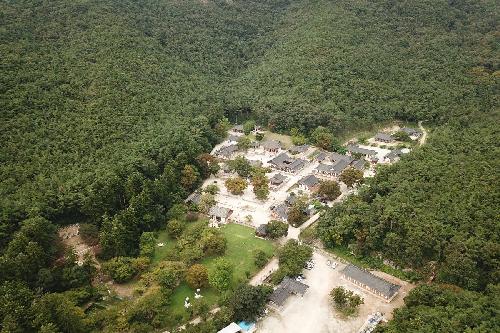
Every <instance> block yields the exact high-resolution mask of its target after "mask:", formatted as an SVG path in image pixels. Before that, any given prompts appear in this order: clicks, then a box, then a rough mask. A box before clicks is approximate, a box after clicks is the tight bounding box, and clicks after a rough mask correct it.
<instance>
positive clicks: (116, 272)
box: [102, 257, 138, 283]
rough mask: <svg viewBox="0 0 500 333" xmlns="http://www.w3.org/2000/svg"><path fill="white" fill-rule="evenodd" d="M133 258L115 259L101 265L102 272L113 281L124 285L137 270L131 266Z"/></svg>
mask: <svg viewBox="0 0 500 333" xmlns="http://www.w3.org/2000/svg"><path fill="white" fill-rule="evenodd" d="M133 261H134V258H129V257H116V258H113V259H111V260H109V261H107V262H105V263H103V264H102V270H103V271H104V272H105V273H106V274H108V275H109V276H110V277H111V278H112V279H113V280H114V281H116V282H118V283H124V282H127V281H130V280H131V279H132V278H133V277H134V276H135V275H136V274H137V273H138V269H137V268H136V267H134V265H133Z"/></svg>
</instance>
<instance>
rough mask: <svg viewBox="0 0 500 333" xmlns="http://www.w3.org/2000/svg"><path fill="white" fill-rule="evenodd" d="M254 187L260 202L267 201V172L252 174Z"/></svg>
mask: <svg viewBox="0 0 500 333" xmlns="http://www.w3.org/2000/svg"><path fill="white" fill-rule="evenodd" d="M252 185H253V192H254V193H255V197H256V198H257V199H259V200H266V199H267V197H268V196H269V179H268V178H267V176H266V174H265V172H263V171H257V172H256V171H254V172H253V173H252Z"/></svg>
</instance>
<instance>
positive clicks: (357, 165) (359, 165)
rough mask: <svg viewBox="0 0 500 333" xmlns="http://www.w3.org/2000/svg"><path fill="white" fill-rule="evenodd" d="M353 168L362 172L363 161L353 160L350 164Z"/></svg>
mask: <svg viewBox="0 0 500 333" xmlns="http://www.w3.org/2000/svg"><path fill="white" fill-rule="evenodd" d="M351 165H352V166H353V168H355V169H358V170H361V171H363V170H364V169H365V161H363V160H354V161H353V162H352V164H351Z"/></svg>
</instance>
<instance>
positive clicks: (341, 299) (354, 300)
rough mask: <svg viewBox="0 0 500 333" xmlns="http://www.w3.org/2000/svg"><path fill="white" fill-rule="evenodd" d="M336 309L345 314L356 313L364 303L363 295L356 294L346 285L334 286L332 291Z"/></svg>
mask: <svg viewBox="0 0 500 333" xmlns="http://www.w3.org/2000/svg"><path fill="white" fill-rule="evenodd" d="M330 296H331V297H332V300H333V303H334V304H335V309H337V310H338V311H340V312H341V313H342V314H343V315H345V316H351V315H353V314H355V313H356V311H357V309H358V307H359V306H360V305H361V304H363V303H364V301H363V298H361V296H359V295H356V294H354V292H352V291H351V290H347V289H345V288H344V287H342V286H341V287H336V288H333V289H332V291H331V292H330Z"/></svg>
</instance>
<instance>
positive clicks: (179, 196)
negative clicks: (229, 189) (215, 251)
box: [0, 0, 500, 332]
mask: <svg viewBox="0 0 500 333" xmlns="http://www.w3.org/2000/svg"><path fill="white" fill-rule="evenodd" d="M0 9H1V10H0V13H1V14H0V17H1V20H0V22H1V23H0V24H1V29H0V36H1V37H0V38H1V40H2V42H1V43H0V54H1V55H2V57H1V59H2V60H1V64H2V66H1V67H0V73H1V75H0V109H1V110H2V111H1V112H0V140H1V142H2V144H1V146H0V291H1V292H0V300H2V302H1V305H0V329H1V330H3V331H6V332H23V331H44V332H59V331H60V332H84V331H89V330H91V327H90V326H89V323H88V322H87V321H86V319H85V318H86V314H85V313H84V312H83V310H82V309H81V308H80V307H79V306H75V304H77V305H83V304H84V303H85V302H86V301H87V300H88V299H90V298H91V297H92V295H93V293H95V290H93V288H92V287H91V284H90V280H91V276H92V275H93V274H94V269H93V268H92V264H91V263H90V262H86V263H84V265H83V266H77V265H76V264H75V263H74V257H72V256H71V255H68V254H66V255H64V254H63V253H61V247H60V244H59V242H58V241H57V235H56V230H57V227H59V226H64V225H66V224H70V223H89V224H91V225H94V226H95V227H96V229H97V230H98V239H99V241H100V246H101V248H102V258H104V259H109V258H112V257H116V256H137V255H138V254H139V244H140V239H141V235H142V234H143V232H148V231H154V230H157V229H158V228H160V227H161V226H164V224H165V222H166V220H167V219H168V213H167V212H168V211H169V209H171V207H172V206H173V205H175V204H176V203H179V202H182V200H183V198H185V196H186V195H187V194H188V193H190V192H191V191H192V190H193V189H194V188H196V186H197V185H198V184H199V182H200V181H201V180H202V179H203V178H204V177H206V176H207V174H208V170H207V165H206V161H204V160H203V158H200V156H201V155H202V154H203V153H206V152H207V151H209V150H210V149H211V148H212V147H213V145H214V144H215V143H217V142H218V141H219V140H220V139H221V138H222V136H224V135H225V132H224V129H225V122H224V121H223V118H224V117H227V118H229V119H230V120H232V121H236V120H238V121H241V120H242V119H245V118H254V119H256V120H257V121H258V122H259V123H261V124H262V125H264V126H268V127H269V128H270V129H273V130H276V131H281V132H287V131H290V130H291V129H293V128H295V129H297V130H298V132H300V133H301V134H303V135H305V136H308V135H310V134H311V132H312V131H313V130H314V129H316V128H317V127H318V126H320V125H321V126H324V127H326V129H327V130H328V131H329V132H331V133H332V134H334V135H340V134H343V133H345V132H347V131H350V130H356V129H365V128H370V127H372V126H375V125H377V124H379V123H381V122H385V121H391V120H395V119H396V120H398V119H399V120H409V121H416V120H424V121H426V123H425V124H428V125H429V126H433V127H435V130H434V131H433V132H432V134H431V139H430V142H429V144H428V145H427V146H425V147H423V148H421V149H417V150H416V151H415V152H413V153H412V154H410V155H409V156H408V157H405V158H404V159H403V160H402V161H401V163H398V164H397V165H395V166H393V167H391V168H388V169H386V170H382V171H381V172H380V174H379V175H378V176H377V177H376V178H375V179H374V180H373V181H372V182H371V183H370V184H369V187H367V188H366V189H365V190H363V191H361V194H360V195H359V196H357V197H354V198H352V199H350V200H348V201H347V202H346V203H345V204H343V205H341V206H338V207H335V208H334V209H332V210H331V211H329V212H328V213H327V215H326V217H325V218H324V219H322V220H321V221H320V224H319V226H318V231H319V235H320V237H321V238H322V240H323V241H324V243H325V245H327V246H331V247H334V246H342V247H349V248H351V249H352V250H353V251H355V252H356V253H357V254H359V255H364V256H370V255H381V256H383V257H384V258H386V259H390V260H391V261H393V262H394V263H395V264H396V265H398V266H401V267H411V268H413V269H415V270H419V271H422V272H423V273H425V274H427V276H434V279H435V280H436V281H439V282H443V283H448V284H453V285H456V286H458V287H461V288H465V289H469V290H472V291H471V292H469V291H467V292H465V293H467V294H466V296H467V300H468V302H470V303H471V304H474V303H478V302H484V301H485V300H488V302H489V300H490V298H491V297H490V296H489V295H490V294H491V293H492V292H493V291H494V290H496V289H495V287H494V286H488V284H491V285H493V284H496V283H498V278H499V275H498V271H499V270H498V269H499V267H498V262H499V245H498V244H499V243H498V236H499V234H500V230H499V225H498V207H499V192H498V191H499V189H498V176H497V173H498V172H496V171H497V170H498V169H499V160H498V141H499V140H498V138H499V133H498V129H497V127H498V126H497V125H496V124H497V123H498V119H499V117H498V113H496V112H495V110H498V95H497V91H498V79H499V76H500V75H499V74H498V73H499V72H498V26H497V24H498V9H499V8H498V4H497V3H496V2H495V1H493V0H474V1H461V0H453V1H452V0H450V1H444V0H424V1H410V0H407V1H391V0H375V1H370V2H367V1H361V0H355V1H327V0H312V1H308V0H296V1H292V0H277V1H272V0H261V1H257V0H255V1H253V0H250V1H248V0H247V1H238V0H235V1H223V0H216V1H210V0H208V1H199V0H188V1H174V0H143V1H131V0H123V1H118V0H103V1H97V0H79V1H68V0H57V1H48V0H38V1H11V2H3V3H1V4H0ZM436 288H439V287H436ZM433 290H434V289H431V290H430V291H428V292H429V293H432V292H433ZM452 290H454V289H452ZM449 292H451V291H448V290H447V291H444V292H443V293H446V301H447V302H448V303H450V304H451V303H454V302H455V303H457V302H458V301H457V297H455V296H450V295H449V294H448V293H449ZM419 295H424V296H425V295H427V294H426V293H424V292H422V293H420V294H417V293H416V294H415V297H419ZM40 296H41V297H40ZM419 302H421V300H414V301H413V302H411V303H409V304H408V308H405V309H403V310H402V312H401V313H400V315H397V316H396V318H395V322H394V323H393V324H389V326H388V331H390V332H405V330H410V329H411V327H409V326H404V324H402V323H399V322H400V321H404V320H405V318H418V316H419V312H420V311H421V312H422V313H423V315H424V316H425V315H426V311H432V309H433V308H434V307H436V306H435V305H436V302H434V301H429V303H428V304H426V305H425V307H424V306H418V305H419V304H420V303H419ZM144 306H145V307H147V306H148V304H145V305H144ZM450 306H452V305H450ZM478 308H481V309H487V308H488V307H487V306H482V307H481V306H478ZM429 309H431V310H429ZM497 309H498V307H497ZM485 311H486V310H485ZM158 312H161V310H158ZM439 313H440V314H439V315H436V314H435V313H434V318H435V320H436V321H439V320H442V323H446V320H447V319H446V318H452V317H454V316H456V313H454V312H452V311H443V312H439ZM141 314H142V315H144V318H143V320H142V319H141V320H142V321H143V322H144V325H146V326H145V328H144V327H143V329H145V330H146V331H147V330H148V329H151V326H147V325H149V324H150V322H152V321H154V318H156V317H155V316H157V315H158V314H157V313H156V314H150V313H146V314H143V313H141ZM161 315H162V316H166V315H168V314H161ZM138 316H139V317H140V315H139V314H138ZM158 316H160V315H158ZM141 318H142V317H141ZM450 320H451V319H450ZM139 321H140V320H139ZM69 322H70V323H71V324H69ZM445 325H446V324H442V325H441V326H439V325H436V326H435V327H445ZM485 329H486V328H485ZM429 332H430V331H429Z"/></svg>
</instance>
